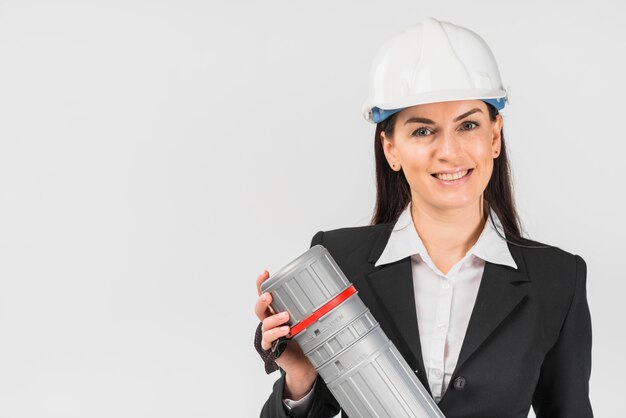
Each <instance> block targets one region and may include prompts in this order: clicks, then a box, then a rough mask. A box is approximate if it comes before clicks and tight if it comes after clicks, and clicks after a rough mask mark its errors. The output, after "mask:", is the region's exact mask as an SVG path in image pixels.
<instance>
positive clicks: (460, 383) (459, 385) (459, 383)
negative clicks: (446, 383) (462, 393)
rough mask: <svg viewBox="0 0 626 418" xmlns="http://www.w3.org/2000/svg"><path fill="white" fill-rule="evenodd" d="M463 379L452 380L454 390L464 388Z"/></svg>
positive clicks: (461, 377) (460, 377)
mask: <svg viewBox="0 0 626 418" xmlns="http://www.w3.org/2000/svg"><path fill="white" fill-rule="evenodd" d="M465 383H466V382H465V378H464V377H463V376H459V377H457V378H456V379H454V388H455V389H456V390H462V389H463V388H464V387H465Z"/></svg>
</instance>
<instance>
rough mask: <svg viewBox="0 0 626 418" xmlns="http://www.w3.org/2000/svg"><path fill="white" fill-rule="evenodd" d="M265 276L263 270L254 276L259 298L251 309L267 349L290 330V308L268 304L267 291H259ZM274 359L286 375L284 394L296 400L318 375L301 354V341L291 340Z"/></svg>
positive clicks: (269, 295) (269, 300)
mask: <svg viewBox="0 0 626 418" xmlns="http://www.w3.org/2000/svg"><path fill="white" fill-rule="evenodd" d="M268 278H269V272H268V271H267V270H265V271H264V272H263V273H261V274H260V275H259V277H257V279H256V287H257V293H258V295H259V298H258V299H257V302H256V305H255V309H254V311H255V313H256V316H257V317H258V318H259V320H260V321H261V322H262V325H261V331H262V332H263V334H262V339H261V348H263V349H264V350H269V349H270V348H271V347H272V343H273V342H274V341H275V340H276V339H278V338H279V337H282V336H286V335H287V334H289V325H288V324H287V323H288V321H289V312H287V311H285V312H278V313H276V312H275V311H274V310H273V309H272V307H271V306H270V304H271V303H272V295H271V294H269V293H264V294H261V283H263V282H264V281H265V280H267V279H268ZM275 361H276V364H278V365H279V366H280V368H281V369H283V370H284V371H285V373H286V374H287V376H288V377H286V379H287V380H286V382H285V397H287V398H289V399H293V400H298V399H300V398H301V397H302V396H304V395H306V393H307V392H308V391H309V390H310V389H311V387H312V386H313V382H314V381H315V378H316V377H317V370H315V367H313V365H312V364H311V362H310V361H309V359H308V358H307V356H305V355H304V352H303V351H302V348H300V345H299V344H298V343H297V342H296V341H290V342H289V344H287V348H285V351H284V352H283V353H282V354H281V355H280V357H279V358H277V359H276V360H275Z"/></svg>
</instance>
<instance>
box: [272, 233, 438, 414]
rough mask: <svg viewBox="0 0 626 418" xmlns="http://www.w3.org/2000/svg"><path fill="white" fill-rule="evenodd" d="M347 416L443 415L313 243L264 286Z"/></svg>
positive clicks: (325, 254) (328, 257) (326, 255)
mask: <svg viewBox="0 0 626 418" xmlns="http://www.w3.org/2000/svg"><path fill="white" fill-rule="evenodd" d="M261 290H262V291H263V292H269V293H271V294H272V305H271V306H272V308H273V309H274V310H275V311H276V312H282V311H287V312H289V318H290V320H289V325H290V326H291V332H290V334H289V335H288V338H292V339H294V340H295V341H296V342H297V343H298V344H299V345H300V347H302V351H303V352H304V354H305V355H306V356H307V357H308V358H309V360H310V361H311V363H312V364H313V366H314V367H315V368H316V370H317V372H318V373H319V374H320V376H321V377H322V379H324V382H326V385H327V386H328V389H329V390H330V391H331V393H332V394H333V395H334V397H335V399H337V401H338V402H339V404H340V405H341V407H342V408H343V410H344V411H346V413H347V414H348V416H350V417H377V418H382V417H389V418H401V417H411V418H445V417H444V415H443V414H442V413H441V411H440V410H439V408H438V407H437V404H436V403H435V401H434V400H433V399H432V398H431V397H430V395H429V394H428V392H427V391H426V389H425V388H424V386H423V385H422V383H421V382H420V381H419V380H418V379H417V377H416V376H415V375H414V373H413V371H412V370H411V368H410V367H409V365H408V363H407V362H406V360H405V359H404V358H403V357H402V356H401V355H400V352H399V351H398V350H397V349H396V347H395V345H394V344H393V342H392V341H391V340H389V338H387V336H386V335H385V333H384V332H383V330H382V329H381V328H380V326H379V324H378V322H377V321H376V319H375V318H374V317H373V316H372V314H371V313H370V311H369V309H368V308H367V307H366V306H365V304H364V303H363V301H361V298H360V297H359V295H358V292H357V291H356V289H355V288H354V286H353V285H352V284H351V283H350V282H349V281H348V279H347V278H346V276H345V274H344V273H343V272H342V271H341V269H340V268H339V266H338V265H337V263H336V262H335V260H334V259H333V258H332V256H331V255H330V253H329V252H328V250H327V249H326V248H325V247H323V246H322V245H315V246H313V247H311V248H310V249H309V250H307V251H306V252H305V253H303V254H302V255H300V256H299V257H297V258H296V259H294V260H293V261H292V262H290V263H289V264H287V265H286V266H285V267H283V268H282V269H280V270H279V271H278V272H276V273H275V274H274V275H272V277H270V278H269V279H268V280H266V281H265V282H263V284H262V285H261Z"/></svg>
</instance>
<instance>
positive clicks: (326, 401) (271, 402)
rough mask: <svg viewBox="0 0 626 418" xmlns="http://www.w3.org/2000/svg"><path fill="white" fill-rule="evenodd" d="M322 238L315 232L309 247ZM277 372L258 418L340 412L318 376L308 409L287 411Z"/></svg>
mask: <svg viewBox="0 0 626 418" xmlns="http://www.w3.org/2000/svg"><path fill="white" fill-rule="evenodd" d="M323 236H324V232H323V231H319V232H317V233H316V234H315V235H314V236H313V239H312V240H311V247H313V246H314V245H317V244H322V242H323ZM322 245H323V244H322ZM266 366H267V365H266ZM278 370H280V378H278V380H276V382H274V387H273V390H272V393H271V394H270V396H269V398H268V399H267V401H266V402H265V404H264V405H263V409H262V410H261V416H260V418H287V417H297V418H331V417H334V416H335V415H337V414H338V413H339V411H340V410H341V409H340V407H339V402H337V400H336V399H335V397H334V396H333V394H332V393H331V392H330V390H329V389H328V386H326V382H324V379H322V377H321V376H320V375H319V374H318V375H317V378H316V381H315V387H314V390H313V394H312V399H311V402H310V406H309V408H308V409H307V410H305V411H302V412H299V413H296V412H295V411H289V410H288V408H287V407H286V406H285V404H284V402H283V399H284V397H283V390H284V387H285V375H286V373H285V371H284V370H283V369H282V368H278Z"/></svg>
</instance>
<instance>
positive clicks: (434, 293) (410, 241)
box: [284, 202, 517, 410]
mask: <svg viewBox="0 0 626 418" xmlns="http://www.w3.org/2000/svg"><path fill="white" fill-rule="evenodd" d="M491 216H492V217H493V220H494V223H495V224H496V226H497V228H498V230H499V231H500V234H501V235H503V236H504V229H503V228H502V223H501V222H500V219H499V218H498V216H497V215H496V213H495V211H493V209H492V210H491ZM409 256H410V257H411V266H412V271H413V289H414V296H415V306H416V314H417V322H418V328H419V335H420V341H421V349H422V357H423V360H424V367H425V369H426V374H427V376H428V384H429V386H430V390H431V393H432V394H433V398H434V399H435V401H436V402H439V401H440V400H441V398H442V397H443V394H444V393H445V391H446V389H447V387H448V385H449V384H450V379H451V377H452V372H453V371H454V369H455V367H456V363H457V360H458V357H459V353H460V351H461V346H462V344H463V339H464V337H465V331H466V330H467V325H468V324H469V320H470V316H471V314H472V310H473V308H474V303H475V302H476V296H477V294H478V288H479V286H480V281H481V278H482V275H483V271H484V268H485V262H486V261H489V262H490V263H496V264H504V265H507V266H510V267H513V268H515V269H517V264H516V263H515V260H514V259H513V257H512V256H511V253H510V251H509V248H508V246H507V243H506V241H505V240H504V239H503V238H502V237H501V236H500V235H499V234H498V232H497V231H496V230H495V229H494V227H493V225H492V224H491V222H490V221H489V220H487V222H485V226H484V228H483V231H482V232H481V234H480V236H479V237H478V240H477V241H476V243H475V244H474V246H472V248H470V249H469V250H468V251H467V253H466V254H465V256H464V257H463V258H462V259H461V260H459V261H458V262H457V263H456V264H454V266H452V268H451V269H450V271H449V272H448V274H443V273H442V272H441V271H440V270H439V269H438V268H437V266H436V265H435V263H433V261H432V259H431V258H430V256H429V255H428V251H427V250H426V247H425V246H424V244H423V242H422V240H421V238H420V237H419V234H418V233H417V230H416V229H415V225H414V223H413V218H412V216H411V203H410V202H409V204H408V205H407V206H406V207H405V209H404V210H403V211H402V213H401V214H400V216H399V217H398V220H397V221H396V223H395V225H394V227H393V230H392V232H391V235H390V236H389V240H388V241H387V245H386V246H385V249H384V250H383V252H382V254H381V255H380V257H379V258H378V260H377V261H376V263H375V264H374V265H375V266H380V265H383V264H388V263H393V262H395V261H398V260H401V259H403V258H405V257H409ZM312 392H313V390H311V391H310V392H309V393H308V394H307V395H306V396H305V397H304V398H302V399H300V400H298V401H293V400H290V399H285V400H284V403H285V405H286V406H287V407H288V408H289V409H290V408H296V407H297V409H298V410H306V408H307V407H308V404H309V400H310V395H311V393H312Z"/></svg>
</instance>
